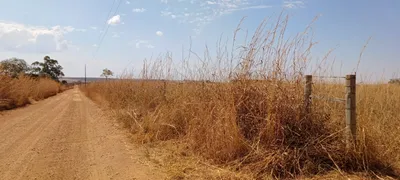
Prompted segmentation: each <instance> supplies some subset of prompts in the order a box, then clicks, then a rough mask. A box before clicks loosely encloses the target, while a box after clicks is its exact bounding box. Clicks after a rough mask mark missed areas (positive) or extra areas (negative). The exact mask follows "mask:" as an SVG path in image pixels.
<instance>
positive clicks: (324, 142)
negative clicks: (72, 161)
mask: <svg viewBox="0 0 400 180" xmlns="http://www.w3.org/2000/svg"><path fill="white" fill-rule="evenodd" d="M287 22H288V21H287V19H286V18H284V19H281V20H279V21H278V22H277V23H276V24H275V25H273V26H271V28H267V27H269V26H267V23H265V22H263V23H262V24H261V25H260V27H259V28H258V29H257V30H256V32H255V33H254V35H253V36H252V37H251V40H250V41H249V42H248V43H246V44H245V45H242V46H241V48H238V49H236V48H232V51H229V52H228V50H227V49H230V48H227V47H228V46H226V45H220V46H222V47H220V48H219V50H218V52H217V55H216V58H211V57H210V55H209V54H210V53H209V52H208V50H206V51H205V53H204V54H205V55H204V58H202V59H201V60H200V62H199V66H196V67H191V68H189V67H186V66H183V67H182V68H173V67H172V66H170V64H171V63H170V60H169V56H167V58H165V59H162V60H160V61H156V62H154V63H146V64H145V66H144V68H143V72H142V75H141V77H140V78H141V79H142V80H129V79H126V77H124V80H115V81H108V82H99V83H92V84H89V85H88V86H87V87H86V88H85V87H82V88H81V89H82V90H83V91H84V92H85V93H86V95H87V96H88V97H90V98H91V99H93V100H95V101H96V102H99V103H101V104H102V105H104V107H105V108H107V109H109V110H110V112H111V113H112V114H113V115H114V117H116V118H117V119H118V120H120V121H121V122H122V123H123V124H124V125H125V126H126V127H127V128H129V129H130V131H131V132H132V133H133V135H134V136H133V137H134V140H135V141H137V142H139V143H143V144H163V145H165V144H168V143H170V144H179V146H174V147H177V149H176V152H181V153H180V154H182V156H188V155H189V156H190V157H198V158H199V159H201V161H202V162H204V163H205V164H210V166H213V167H214V166H215V167H216V168H217V169H220V170H218V172H219V173H220V174H218V175H215V176H212V173H207V174H206V173H205V174H204V176H203V177H198V178H200V179H201V178H211V179H212V178H216V179H219V178H222V179H224V178H225V179H235V178H236V179H245V178H248V179H271V178H278V179H293V178H304V179H308V178H311V179H320V178H321V179H347V178H352V179H353V178H355V179H379V178H380V179H391V178H392V179H398V178H400V176H399V175H400V172H399V168H400V133H399V132H400V113H398V111H399V109H400V86H398V85H394V84H392V85H389V84H385V83H381V84H378V83H376V84H358V85H357V117H358V124H357V126H358V129H357V130H358V131H357V132H358V134H357V138H358V139H357V146H356V147H354V148H350V149H347V148H346V144H345V141H344V137H343V136H344V126H345V124H344V121H345V113H344V109H345V107H344V103H338V102H330V101H326V100H318V99H315V100H313V104H312V112H311V114H305V112H304V106H303V102H304V99H303V98H304V96H303V93H304V80H303V79H304V78H303V77H304V75H305V74H306V69H308V66H310V62H309V59H310V58H311V57H310V50H311V49H312V47H313V45H314V43H313V42H312V38H311V37H310V35H309V33H307V32H308V28H307V29H306V30H305V32H301V33H299V34H298V35H297V36H295V37H292V38H287V37H285V36H284V35H285V28H286V25H287ZM235 37H236V33H235ZM232 47H236V45H235V39H234V40H233V44H232ZM193 56H194V55H193ZM197 57H199V56H197ZM183 64H185V63H183ZM327 64H329V63H327ZM326 68H327V69H329V68H330V67H326ZM182 69H183V70H182ZM182 71H184V72H186V73H180V74H184V75H185V79H192V80H198V81H177V80H174V77H176V76H174V72H182ZM317 71H322V68H320V69H319V70H317ZM313 73H316V74H320V72H316V71H315V72H313ZM177 74H179V73H177ZM150 79H158V80H150ZM162 79H166V80H162ZM344 90H345V87H344V81H335V82H332V81H328V80H326V81H324V80H321V81H320V80H316V81H314V85H313V94H316V95H324V96H329V97H341V98H343V97H344V95H345V94H344ZM172 161H174V160H172ZM188 164H190V163H188ZM194 164H195V165H192V166H191V168H194V169H197V166H199V167H198V168H199V169H200V165H199V163H194ZM188 166H189V165H188ZM171 167H179V168H180V169H182V171H181V172H179V173H181V175H179V173H177V172H175V173H176V174H175V175H172V177H173V178H177V179H179V178H184V177H188V178H189V179H190V175H187V176H186V175H185V173H187V171H186V170H187V168H185V165H182V164H181V165H179V161H176V162H175V163H174V164H173V165H171ZM199 169H198V170H199ZM223 170H226V171H227V172H230V173H222V174H224V175H222V176H221V172H223ZM182 174H183V175H182ZM216 174H217V173H216ZM209 176H210V177H209ZM192 178H193V177H192Z"/></svg>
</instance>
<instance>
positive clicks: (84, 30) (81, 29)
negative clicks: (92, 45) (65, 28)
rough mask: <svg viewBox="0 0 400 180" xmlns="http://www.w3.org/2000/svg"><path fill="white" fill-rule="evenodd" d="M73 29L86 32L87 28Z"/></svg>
mask: <svg viewBox="0 0 400 180" xmlns="http://www.w3.org/2000/svg"><path fill="white" fill-rule="evenodd" d="M75 31H77V32H86V31H87V29H75Z"/></svg>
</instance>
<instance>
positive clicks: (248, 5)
mask: <svg viewBox="0 0 400 180" xmlns="http://www.w3.org/2000/svg"><path fill="white" fill-rule="evenodd" d="M168 3H169V4H171V5H168V6H167V7H166V8H165V9H164V10H163V11H161V16H163V17H169V18H171V19H174V20H176V21H178V22H179V23H189V24H192V25H193V26H194V27H193V28H192V29H193V31H194V32H195V33H196V34H199V33H201V31H202V29H203V28H204V27H205V26H206V25H207V24H209V23H211V22H212V21H214V20H216V19H217V18H219V17H221V16H224V15H228V14H232V13H235V12H237V11H246V10H253V9H266V8H271V7H272V6H271V5H269V4H267V3H265V2H264V1H260V0H207V1H205V0H178V1H171V2H168ZM174 3H175V4H176V5H177V6H174V5H175V4H174ZM178 3H179V6H178ZM172 6H174V7H175V8H171V7H172ZM179 7H180V8H179Z"/></svg>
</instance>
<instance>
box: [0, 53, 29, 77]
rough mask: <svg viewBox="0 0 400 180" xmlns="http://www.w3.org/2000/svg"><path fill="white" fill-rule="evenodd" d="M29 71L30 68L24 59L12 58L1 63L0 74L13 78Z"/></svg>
mask: <svg viewBox="0 0 400 180" xmlns="http://www.w3.org/2000/svg"><path fill="white" fill-rule="evenodd" d="M28 71H29V66H28V64H27V63H26V62H25V60H23V59H18V58H10V59H6V60H3V61H1V62H0V74H1V75H6V76H11V77H13V78H15V77H17V76H18V75H20V74H25V73H26V72H28Z"/></svg>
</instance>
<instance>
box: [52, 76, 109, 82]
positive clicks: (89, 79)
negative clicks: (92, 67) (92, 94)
mask: <svg viewBox="0 0 400 180" xmlns="http://www.w3.org/2000/svg"><path fill="white" fill-rule="evenodd" d="M108 79H109V80H111V79H113V78H108ZM63 80H65V81H67V82H68V83H75V82H79V81H80V82H85V77H61V78H60V81H63ZM105 80H106V78H100V77H87V78H86V82H98V81H105Z"/></svg>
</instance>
